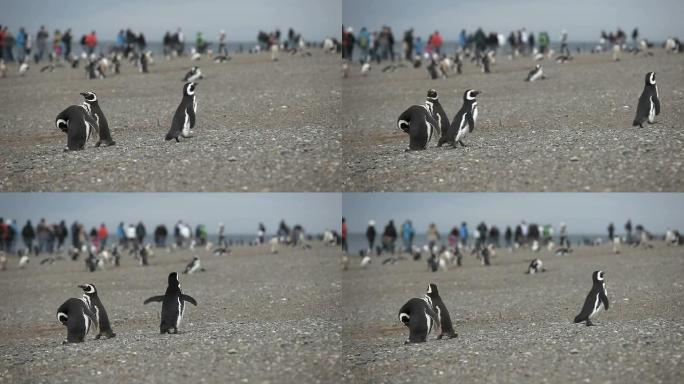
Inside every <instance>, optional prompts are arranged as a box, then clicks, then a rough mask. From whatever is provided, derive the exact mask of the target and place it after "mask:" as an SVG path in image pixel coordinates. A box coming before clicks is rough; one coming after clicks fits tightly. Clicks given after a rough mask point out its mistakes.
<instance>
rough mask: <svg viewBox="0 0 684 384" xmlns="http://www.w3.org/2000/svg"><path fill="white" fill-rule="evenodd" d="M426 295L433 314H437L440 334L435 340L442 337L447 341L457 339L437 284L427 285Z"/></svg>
mask: <svg viewBox="0 0 684 384" xmlns="http://www.w3.org/2000/svg"><path fill="white" fill-rule="evenodd" d="M427 295H428V296H429V297H430V299H432V308H433V309H434V311H435V313H437V319H438V320H439V325H440V329H441V332H440V333H439V336H437V339H441V338H442V337H444V336H446V337H447V338H448V339H453V338H454V337H458V333H456V331H454V325H453V323H452V322H451V317H450V316H449V311H448V310H447V308H446V306H445V305H444V302H443V301H442V298H441V297H440V296H439V291H438V290H437V284H434V283H431V284H430V285H428V290H427Z"/></svg>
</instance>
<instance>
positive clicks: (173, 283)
mask: <svg viewBox="0 0 684 384" xmlns="http://www.w3.org/2000/svg"><path fill="white" fill-rule="evenodd" d="M169 286H170V287H179V288H180V280H178V273H176V272H171V273H169Z"/></svg>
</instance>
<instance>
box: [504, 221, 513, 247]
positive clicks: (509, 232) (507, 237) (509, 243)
mask: <svg viewBox="0 0 684 384" xmlns="http://www.w3.org/2000/svg"><path fill="white" fill-rule="evenodd" d="M504 240H505V241H506V248H508V250H512V249H513V231H512V230H511V226H510V225H508V226H506V232H504Z"/></svg>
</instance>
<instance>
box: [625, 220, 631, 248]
mask: <svg viewBox="0 0 684 384" xmlns="http://www.w3.org/2000/svg"><path fill="white" fill-rule="evenodd" d="M625 232H627V244H632V219H627V222H626V223H625Z"/></svg>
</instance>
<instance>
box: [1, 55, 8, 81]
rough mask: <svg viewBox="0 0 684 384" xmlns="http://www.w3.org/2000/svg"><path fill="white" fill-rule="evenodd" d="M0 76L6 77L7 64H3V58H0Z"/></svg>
mask: <svg viewBox="0 0 684 384" xmlns="http://www.w3.org/2000/svg"><path fill="white" fill-rule="evenodd" d="M0 77H1V78H5V77H7V65H6V64H5V59H0Z"/></svg>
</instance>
